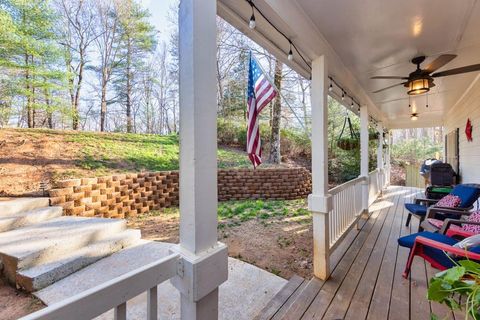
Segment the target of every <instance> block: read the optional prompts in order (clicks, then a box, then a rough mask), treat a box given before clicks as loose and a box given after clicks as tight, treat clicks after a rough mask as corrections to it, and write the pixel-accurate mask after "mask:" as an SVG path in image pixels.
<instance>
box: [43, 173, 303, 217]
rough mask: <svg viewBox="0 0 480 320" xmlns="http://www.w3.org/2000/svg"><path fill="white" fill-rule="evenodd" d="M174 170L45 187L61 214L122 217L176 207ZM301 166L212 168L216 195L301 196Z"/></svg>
mask: <svg viewBox="0 0 480 320" xmlns="http://www.w3.org/2000/svg"><path fill="white" fill-rule="evenodd" d="M178 185H179V176H178V171H160V172H142V173H138V174H135V173H133V174H131V173H130V174H119V175H113V176H106V177H99V178H82V179H70V180H63V181H59V182H57V183H56V185H55V189H51V190H50V191H49V194H50V204H51V205H55V206H62V207H63V209H64V214H65V215H72V216H85V217H105V218H125V217H131V216H135V215H137V214H141V213H145V212H148V211H150V210H158V209H160V208H165V207H172V206H178V203H179V192H178ZM311 189H312V182H311V174H310V172H309V171H308V170H307V169H305V168H272V169H256V170H252V169H221V170H218V200H219V201H227V200H244V199H276V200H293V199H300V198H305V197H307V195H308V194H309V193H311Z"/></svg>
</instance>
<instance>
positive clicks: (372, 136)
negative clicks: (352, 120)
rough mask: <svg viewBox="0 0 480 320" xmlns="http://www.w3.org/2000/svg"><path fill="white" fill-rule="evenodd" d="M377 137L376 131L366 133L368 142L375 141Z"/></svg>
mask: <svg viewBox="0 0 480 320" xmlns="http://www.w3.org/2000/svg"><path fill="white" fill-rule="evenodd" d="M378 137H379V133H378V132H376V131H370V132H369V133H368V140H377V139H378Z"/></svg>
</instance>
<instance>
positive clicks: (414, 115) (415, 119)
mask: <svg viewBox="0 0 480 320" xmlns="http://www.w3.org/2000/svg"><path fill="white" fill-rule="evenodd" d="M410 119H412V121H417V120H418V113H412V115H411V116H410Z"/></svg>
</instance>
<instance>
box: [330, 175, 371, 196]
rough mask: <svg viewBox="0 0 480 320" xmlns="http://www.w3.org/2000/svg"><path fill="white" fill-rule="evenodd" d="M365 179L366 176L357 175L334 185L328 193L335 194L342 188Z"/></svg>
mask: <svg viewBox="0 0 480 320" xmlns="http://www.w3.org/2000/svg"><path fill="white" fill-rule="evenodd" d="M366 180H367V178H366V177H358V178H355V179H352V180H350V181H347V182H345V183H342V184H341V185H338V186H336V187H335V188H332V189H330V190H329V191H328V193H329V194H331V195H335V194H337V193H340V192H342V191H343V190H345V189H347V188H348V187H350V186H353V185H355V184H357V183H359V182H362V181H366Z"/></svg>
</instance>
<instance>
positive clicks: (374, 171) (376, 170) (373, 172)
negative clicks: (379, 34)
mask: <svg viewBox="0 0 480 320" xmlns="http://www.w3.org/2000/svg"><path fill="white" fill-rule="evenodd" d="M378 171H380V169H379V168H377V169H375V170H373V171H371V172H369V174H375V173H377V172H378Z"/></svg>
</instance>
